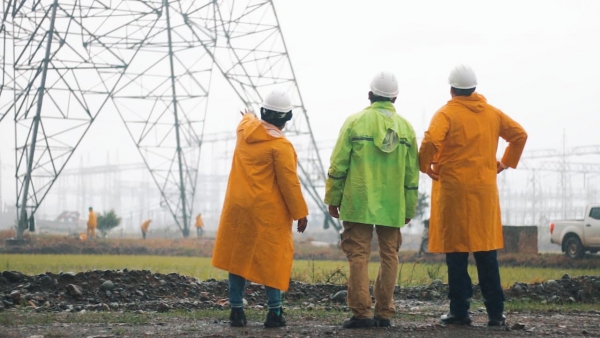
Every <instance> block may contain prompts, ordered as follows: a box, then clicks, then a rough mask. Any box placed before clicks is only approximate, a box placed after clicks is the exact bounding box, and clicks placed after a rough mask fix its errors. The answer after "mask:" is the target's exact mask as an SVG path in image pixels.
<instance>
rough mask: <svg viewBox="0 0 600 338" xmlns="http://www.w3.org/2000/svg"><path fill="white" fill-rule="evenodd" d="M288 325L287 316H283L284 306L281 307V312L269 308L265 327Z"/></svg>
mask: <svg viewBox="0 0 600 338" xmlns="http://www.w3.org/2000/svg"><path fill="white" fill-rule="evenodd" d="M285 325H286V322H285V317H284V316H283V308H279V314H277V312H275V311H273V310H269V313H267V319H266V320H265V327H268V328H272V327H283V326H285Z"/></svg>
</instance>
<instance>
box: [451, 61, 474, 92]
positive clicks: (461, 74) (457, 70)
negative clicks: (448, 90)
mask: <svg viewBox="0 0 600 338" xmlns="http://www.w3.org/2000/svg"><path fill="white" fill-rule="evenodd" d="M448 83H449V84H450V86H452V87H454V88H457V89H471V88H475V87H477V77H476V76H475V72H474V71H473V69H472V68H471V67H469V66H466V65H458V66H456V67H454V69H452V71H451V72H450V76H448Z"/></svg>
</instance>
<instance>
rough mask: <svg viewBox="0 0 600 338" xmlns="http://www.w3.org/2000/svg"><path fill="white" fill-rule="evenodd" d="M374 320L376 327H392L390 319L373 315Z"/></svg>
mask: <svg viewBox="0 0 600 338" xmlns="http://www.w3.org/2000/svg"><path fill="white" fill-rule="evenodd" d="M373 321H374V322H375V326H376V327H390V326H392V323H391V322H390V320H389V319H383V318H379V317H377V316H375V317H373Z"/></svg>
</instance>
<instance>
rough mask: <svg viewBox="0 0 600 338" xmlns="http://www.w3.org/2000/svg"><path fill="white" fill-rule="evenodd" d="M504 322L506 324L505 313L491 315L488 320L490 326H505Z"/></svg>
mask: <svg viewBox="0 0 600 338" xmlns="http://www.w3.org/2000/svg"><path fill="white" fill-rule="evenodd" d="M504 324H506V316H505V315H500V316H494V317H490V318H489V320H488V326H504Z"/></svg>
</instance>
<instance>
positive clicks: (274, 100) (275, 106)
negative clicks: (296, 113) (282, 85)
mask: <svg viewBox="0 0 600 338" xmlns="http://www.w3.org/2000/svg"><path fill="white" fill-rule="evenodd" d="M262 107H263V108H265V109H268V110H273V111H276V112H280V113H287V112H289V111H290V110H292V100H291V99H290V97H289V95H288V94H287V93H286V92H285V91H283V90H280V89H275V90H273V91H272V92H271V93H269V95H267V97H266V98H265V100H264V101H263V103H262Z"/></svg>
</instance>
